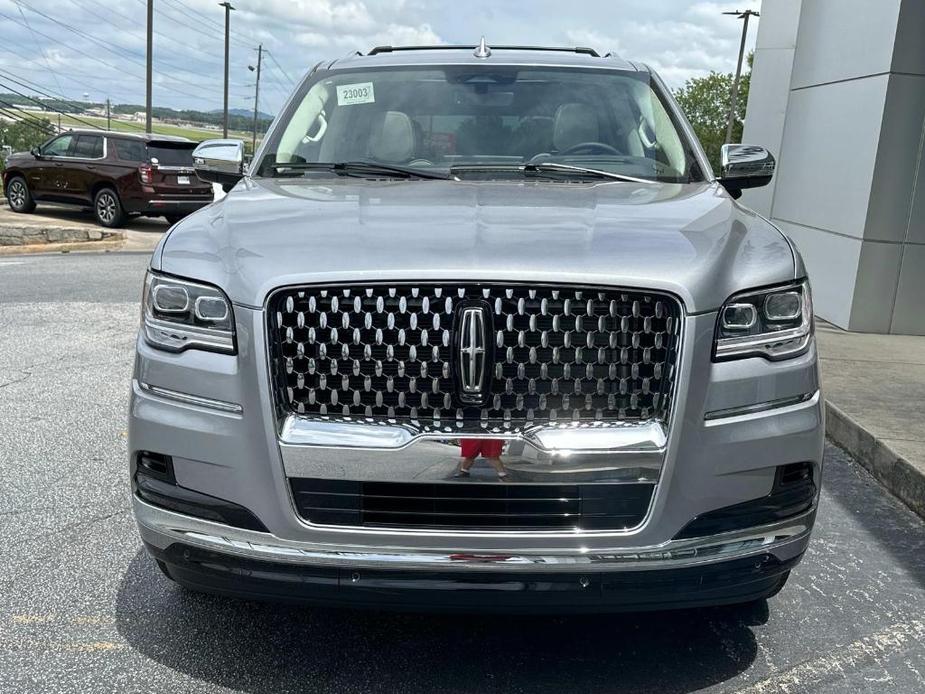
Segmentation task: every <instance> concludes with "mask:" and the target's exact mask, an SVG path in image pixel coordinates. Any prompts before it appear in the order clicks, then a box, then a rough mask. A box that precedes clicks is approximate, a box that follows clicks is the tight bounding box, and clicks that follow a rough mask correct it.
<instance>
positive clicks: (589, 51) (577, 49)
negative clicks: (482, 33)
mask: <svg viewBox="0 0 925 694" xmlns="http://www.w3.org/2000/svg"><path fill="white" fill-rule="evenodd" d="M476 48H478V46H376V47H375V48H373V49H372V50H371V51H370V52H369V53H367V54H366V55H378V54H380V53H394V52H396V51H463V50H468V51H471V50H474V49H476ZM491 50H493V51H557V52H559V53H581V54H583V55H589V56H591V57H592V58H600V57H601V56H600V55H598V53H597V51H596V50H594V49H593V48H587V47H584V46H574V47H567V46H552V47H549V46H491Z"/></svg>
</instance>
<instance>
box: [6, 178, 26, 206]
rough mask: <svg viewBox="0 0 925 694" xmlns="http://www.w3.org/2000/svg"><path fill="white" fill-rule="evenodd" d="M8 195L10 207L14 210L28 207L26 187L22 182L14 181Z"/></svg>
mask: <svg viewBox="0 0 925 694" xmlns="http://www.w3.org/2000/svg"><path fill="white" fill-rule="evenodd" d="M7 195H9V196H10V207H12V208H13V209H14V210H21V209H22V208H23V207H25V206H26V186H25V185H23V183H22V181H13V182H12V183H11V184H10V189H9V190H8V191H7Z"/></svg>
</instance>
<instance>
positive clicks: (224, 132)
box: [149, 0, 234, 138]
mask: <svg viewBox="0 0 925 694" xmlns="http://www.w3.org/2000/svg"><path fill="white" fill-rule="evenodd" d="M149 2H150V0H149ZM218 5H219V7H224V8H225V117H224V118H223V120H222V137H226V138H227V137H228V43H229V39H230V27H231V11H232V10H233V9H234V8H233V7H232V6H231V3H230V2H227V0H226V2H220V3H218Z"/></svg>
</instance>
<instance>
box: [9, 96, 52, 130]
mask: <svg viewBox="0 0 925 694" xmlns="http://www.w3.org/2000/svg"><path fill="white" fill-rule="evenodd" d="M0 104H2V105H3V106H6V107H7V108H10V109H16V110H14V111H8V110H6V109H0V113H3V114H4V115H5V116H7V117H8V118H11V119H12V120H14V121H22V122H24V123H27V124H28V125H31V126H33V127H35V128H41V129H43V130H44V129H45V128H47V127H52V128H53V127H54V126H52V125H51V122H49V121H44V120H40V119H38V118H36V117H35V116H32V115H29V114H26V113H23V111H22V110H21V109H18V107H17V106H16V105H15V104H11V103H9V102H8V101H3V100H0Z"/></svg>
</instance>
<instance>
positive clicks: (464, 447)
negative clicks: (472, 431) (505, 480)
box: [459, 439, 504, 458]
mask: <svg viewBox="0 0 925 694" xmlns="http://www.w3.org/2000/svg"><path fill="white" fill-rule="evenodd" d="M459 448H460V453H461V455H462V457H463V458H477V457H478V456H480V455H481V456H482V457H483V458H500V457H501V449H502V448H504V441H503V440H502V439H462V440H461V441H460V442H459Z"/></svg>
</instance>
